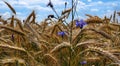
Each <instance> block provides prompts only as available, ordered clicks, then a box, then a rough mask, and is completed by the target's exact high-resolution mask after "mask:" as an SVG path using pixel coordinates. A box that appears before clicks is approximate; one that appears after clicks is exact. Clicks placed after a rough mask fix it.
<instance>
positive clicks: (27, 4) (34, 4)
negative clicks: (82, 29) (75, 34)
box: [0, 0, 120, 21]
mask: <svg viewBox="0 0 120 66" xmlns="http://www.w3.org/2000/svg"><path fill="white" fill-rule="evenodd" d="M4 1H6V2H8V3H9V4H11V5H12V6H13V7H14V9H15V10H16V12H17V15H16V17H18V18H20V19H21V20H22V19H26V17H27V16H28V15H29V14H30V13H31V12H32V10H35V13H36V14H37V16H36V17H37V21H41V20H43V19H45V18H47V16H48V15H49V14H54V12H53V11H52V9H51V8H49V7H47V6H46V5H47V4H48V2H49V0H4ZM51 1H52V3H53V5H54V7H55V9H56V11H57V12H58V14H59V15H60V14H61V11H62V10H63V9H64V3H65V2H67V3H68V5H67V8H70V7H71V0H51ZM119 4H120V2H119V0H78V5H77V13H78V16H76V18H78V17H79V18H80V19H85V18H86V16H85V14H90V15H97V16H99V17H104V16H105V15H106V16H108V17H109V16H110V15H111V14H113V12H114V10H117V11H120V5H119ZM0 15H2V18H8V17H10V16H11V15H12V12H11V11H10V9H9V8H8V7H7V5H6V4H5V3H4V2H3V0H0Z"/></svg>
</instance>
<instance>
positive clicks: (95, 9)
mask: <svg viewBox="0 0 120 66" xmlns="http://www.w3.org/2000/svg"><path fill="white" fill-rule="evenodd" d="M91 11H94V12H95V11H99V9H97V8H93V9H91Z"/></svg>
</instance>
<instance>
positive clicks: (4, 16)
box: [1, 12, 11, 19]
mask: <svg viewBox="0 0 120 66" xmlns="http://www.w3.org/2000/svg"><path fill="white" fill-rule="evenodd" d="M1 15H2V17H3V18H5V19H6V18H9V17H10V16H11V14H10V12H5V13H1Z"/></svg>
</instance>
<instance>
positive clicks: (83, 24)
mask: <svg viewBox="0 0 120 66" xmlns="http://www.w3.org/2000/svg"><path fill="white" fill-rule="evenodd" d="M86 24H87V23H86V22H85V21H83V20H80V21H79V20H76V27H80V28H81V29H82V28H83V27H84V26H85V25H86Z"/></svg>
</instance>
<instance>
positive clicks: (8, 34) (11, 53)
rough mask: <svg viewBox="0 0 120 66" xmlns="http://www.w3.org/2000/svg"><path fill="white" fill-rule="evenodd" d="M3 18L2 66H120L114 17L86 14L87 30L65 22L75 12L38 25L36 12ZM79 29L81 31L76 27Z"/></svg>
mask: <svg viewBox="0 0 120 66" xmlns="http://www.w3.org/2000/svg"><path fill="white" fill-rule="evenodd" d="M5 4H6V5H8V7H9V8H10V9H11V11H12V13H13V15H11V17H10V18H8V19H6V20H5V19H3V18H2V16H0V66H120V24H119V22H118V20H116V19H118V18H117V17H116V14H117V13H116V11H115V12H114V14H113V15H111V17H106V16H105V17H104V18H100V17H98V16H92V15H89V14H86V16H88V19H86V20H84V21H85V22H86V23H85V26H84V25H82V27H79V26H80V24H79V23H78V24H77V23H76V20H73V21H71V22H69V23H68V22H66V21H65V20H64V19H67V18H68V16H69V14H70V12H71V11H72V9H66V10H64V11H63V12H62V17H61V18H60V19H53V18H51V17H53V15H49V17H50V18H46V19H45V20H43V21H42V22H39V23H38V22H36V20H35V19H36V14H35V11H32V12H31V14H30V15H29V16H28V17H27V18H26V20H20V19H19V18H17V17H16V11H15V9H14V8H13V7H12V6H11V5H10V4H9V3H7V2H5ZM118 14H119V13H118ZM76 25H78V27H76Z"/></svg>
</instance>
